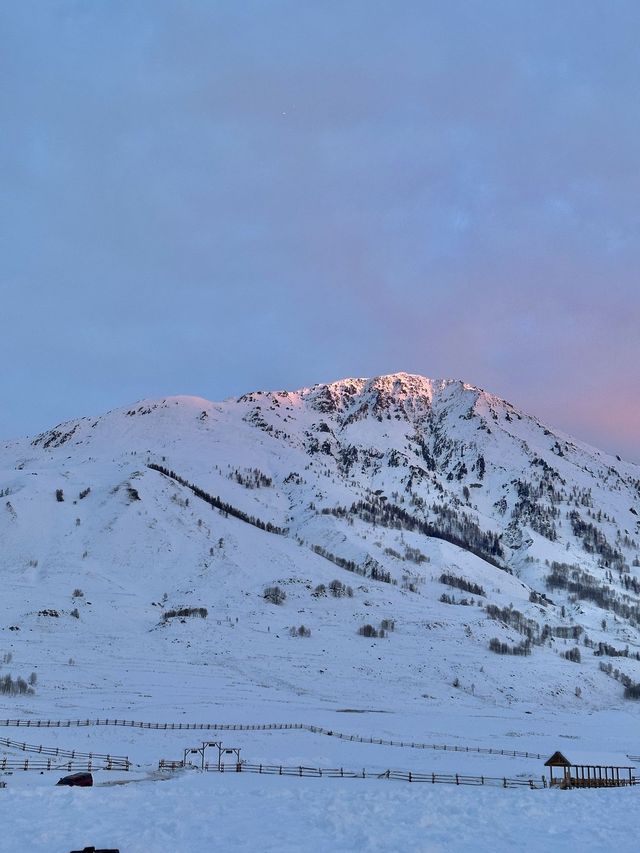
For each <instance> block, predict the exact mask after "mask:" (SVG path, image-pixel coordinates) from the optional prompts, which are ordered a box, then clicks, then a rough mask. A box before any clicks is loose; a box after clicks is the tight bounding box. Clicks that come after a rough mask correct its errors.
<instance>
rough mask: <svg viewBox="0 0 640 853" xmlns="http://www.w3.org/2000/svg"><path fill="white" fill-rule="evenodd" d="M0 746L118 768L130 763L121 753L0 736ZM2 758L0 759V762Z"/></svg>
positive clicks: (127, 765) (126, 766)
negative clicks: (94, 750) (85, 750)
mask: <svg viewBox="0 0 640 853" xmlns="http://www.w3.org/2000/svg"><path fill="white" fill-rule="evenodd" d="M0 746H6V747H9V748H10V749H18V750H20V751H21V752H37V753H40V754H41V755H55V756H56V757H62V758H71V759H75V758H86V759H88V760H89V761H104V762H106V763H107V764H112V765H118V769H121V766H122V765H124V767H125V768H128V767H129V766H130V764H131V762H130V761H129V759H128V758H127V756H123V755H104V754H102V753H100V752H79V751H78V750H77V749H61V748H60V747H57V746H55V747H54V746H42V745H40V744H33V743H22V742H20V741H17V740H10V739H9V738H7V737H0ZM1 761H2V759H0V762H1Z"/></svg>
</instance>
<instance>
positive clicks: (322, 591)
mask: <svg viewBox="0 0 640 853" xmlns="http://www.w3.org/2000/svg"><path fill="white" fill-rule="evenodd" d="M326 594H327V588H326V586H325V585H324V584H323V583H319V584H318V586H317V587H316V588H315V589H314V590H313V592H312V593H311V595H315V597H316V598H320V596H322V595H326Z"/></svg>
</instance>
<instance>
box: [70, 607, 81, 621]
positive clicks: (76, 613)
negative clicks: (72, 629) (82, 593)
mask: <svg viewBox="0 0 640 853" xmlns="http://www.w3.org/2000/svg"><path fill="white" fill-rule="evenodd" d="M69 615H70V616H73V618H74V619H79V618H80V612H79V610H78V608H77V607H74V608H73V610H72V611H71V613H70V614H69Z"/></svg>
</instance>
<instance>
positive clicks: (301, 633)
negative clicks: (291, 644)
mask: <svg viewBox="0 0 640 853" xmlns="http://www.w3.org/2000/svg"><path fill="white" fill-rule="evenodd" d="M289 636H290V637H310V636H311V628H305V626H304V625H300V627H299V628H296V627H295V625H292V626H291V628H289Z"/></svg>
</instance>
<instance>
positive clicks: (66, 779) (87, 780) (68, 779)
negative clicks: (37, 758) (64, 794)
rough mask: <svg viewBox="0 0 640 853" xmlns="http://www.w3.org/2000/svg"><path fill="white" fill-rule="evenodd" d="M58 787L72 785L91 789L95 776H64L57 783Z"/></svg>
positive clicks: (84, 774)
mask: <svg viewBox="0 0 640 853" xmlns="http://www.w3.org/2000/svg"><path fill="white" fill-rule="evenodd" d="M56 785H70V786H72V787H78V788H90V787H91V786H92V785H93V776H92V775H91V773H86V772H83V773H71V774H70V775H69V776H63V777H62V779H59V780H58V781H57V782H56Z"/></svg>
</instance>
